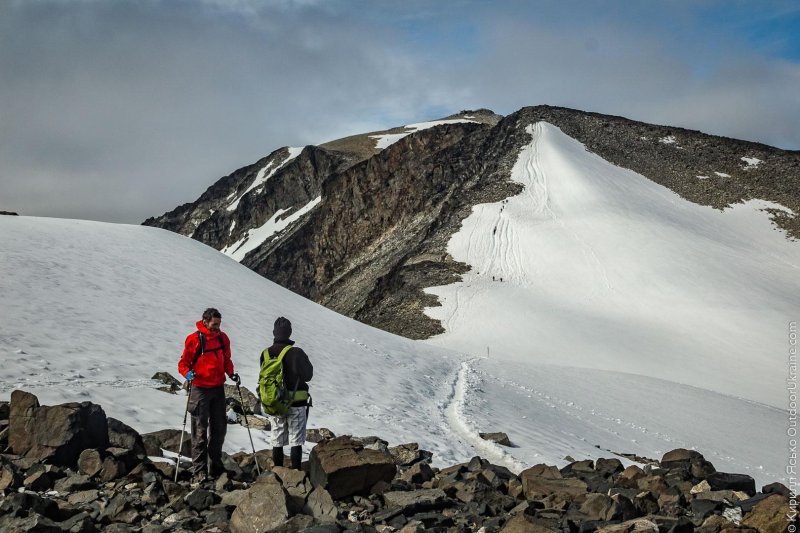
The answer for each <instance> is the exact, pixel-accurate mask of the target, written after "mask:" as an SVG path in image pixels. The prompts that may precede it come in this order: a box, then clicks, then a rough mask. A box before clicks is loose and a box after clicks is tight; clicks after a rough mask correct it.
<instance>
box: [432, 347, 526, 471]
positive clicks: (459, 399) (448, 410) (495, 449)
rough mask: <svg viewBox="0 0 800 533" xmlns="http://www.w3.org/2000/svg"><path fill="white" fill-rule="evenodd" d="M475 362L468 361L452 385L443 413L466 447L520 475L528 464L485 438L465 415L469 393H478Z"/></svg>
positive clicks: (451, 429) (455, 434)
mask: <svg viewBox="0 0 800 533" xmlns="http://www.w3.org/2000/svg"><path fill="white" fill-rule="evenodd" d="M472 361H473V360H467V361H463V362H462V363H461V366H460V367H459V369H458V372H456V375H455V379H454V380H453V381H452V382H451V384H450V390H449V394H448V396H447V403H446V404H445V405H444V408H443V410H442V412H443V415H444V419H445V420H446V422H447V425H448V427H449V428H450V431H451V432H452V433H453V436H454V437H456V438H457V439H458V440H459V441H461V443H462V444H465V445H467V446H469V447H471V448H472V449H473V450H475V453H476V455H479V456H481V457H482V458H484V459H487V460H489V461H490V462H492V463H495V464H500V465H503V466H505V467H506V468H508V469H509V470H511V471H512V472H515V473H519V472H521V471H522V470H524V469H525V468H527V467H526V465H525V464H524V463H521V462H519V461H517V460H516V459H515V458H514V457H513V456H512V455H511V454H510V453H507V452H506V451H505V450H503V448H502V447H501V446H500V445H499V444H496V443H494V442H491V441H487V440H484V439H482V438H481V437H480V435H479V431H478V430H477V429H476V428H475V427H474V426H473V425H472V424H471V422H470V421H469V418H468V417H467V416H466V415H465V412H464V407H465V405H466V403H467V397H468V394H471V393H474V390H472V391H471V390H470V389H471V388H473V387H471V383H470V382H471V379H470V378H471V376H474V375H475V369H474V368H473V367H472ZM473 389H474V388H473Z"/></svg>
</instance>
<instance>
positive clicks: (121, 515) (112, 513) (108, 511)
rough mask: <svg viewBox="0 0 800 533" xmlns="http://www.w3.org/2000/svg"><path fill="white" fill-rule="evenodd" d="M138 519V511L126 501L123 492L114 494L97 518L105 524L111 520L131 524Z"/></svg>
mask: <svg viewBox="0 0 800 533" xmlns="http://www.w3.org/2000/svg"><path fill="white" fill-rule="evenodd" d="M138 519H139V512H138V511H137V510H136V509H135V508H134V507H133V506H132V505H131V504H130V503H129V502H128V499H127V498H126V497H125V495H124V494H116V495H114V496H113V497H112V498H111V499H110V500H109V501H108V503H107V504H106V507H105V509H103V512H102V513H100V517H99V520H100V521H101V522H103V523H106V524H107V523H111V522H124V523H126V524H132V523H134V522H135V521H137V520H138Z"/></svg>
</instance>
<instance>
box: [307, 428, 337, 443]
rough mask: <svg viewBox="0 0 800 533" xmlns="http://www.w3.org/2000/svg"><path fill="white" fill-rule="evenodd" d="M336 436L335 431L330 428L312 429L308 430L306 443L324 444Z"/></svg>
mask: <svg viewBox="0 0 800 533" xmlns="http://www.w3.org/2000/svg"><path fill="white" fill-rule="evenodd" d="M334 438H336V435H334V433H333V431H331V430H330V429H328V428H312V429H306V441H308V442H314V443H317V442H322V441H323V440H326V439H334Z"/></svg>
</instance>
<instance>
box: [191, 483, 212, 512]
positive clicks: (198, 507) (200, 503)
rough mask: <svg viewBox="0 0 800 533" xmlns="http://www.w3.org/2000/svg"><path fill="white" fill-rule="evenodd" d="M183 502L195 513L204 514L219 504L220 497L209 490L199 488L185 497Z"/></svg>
mask: <svg viewBox="0 0 800 533" xmlns="http://www.w3.org/2000/svg"><path fill="white" fill-rule="evenodd" d="M183 501H184V502H186V505H188V506H189V507H191V508H192V509H194V510H195V511H197V512H202V511H205V510H206V509H208V508H209V507H211V506H212V505H214V504H215V503H218V502H219V501H220V497H219V496H217V495H216V494H215V493H213V492H211V491H209V490H205V489H200V488H198V489H195V490H193V491H192V492H190V493H189V494H187V495H186V496H184V498H183Z"/></svg>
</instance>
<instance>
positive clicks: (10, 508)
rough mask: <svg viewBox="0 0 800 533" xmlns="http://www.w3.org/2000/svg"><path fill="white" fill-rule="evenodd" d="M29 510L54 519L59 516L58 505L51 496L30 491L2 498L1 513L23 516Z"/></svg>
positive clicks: (0, 503)
mask: <svg viewBox="0 0 800 533" xmlns="http://www.w3.org/2000/svg"><path fill="white" fill-rule="evenodd" d="M28 512H32V513H36V514H40V515H42V516H44V517H46V518H50V519H53V520H57V519H58V518H59V511H58V505H57V504H56V502H55V501H53V500H51V499H50V498H43V497H41V496H38V495H36V494H33V493H30V492H16V493H13V494H9V495H8V496H6V497H5V498H4V499H2V500H0V515H13V516H22V515H23V514H26V513H28Z"/></svg>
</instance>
